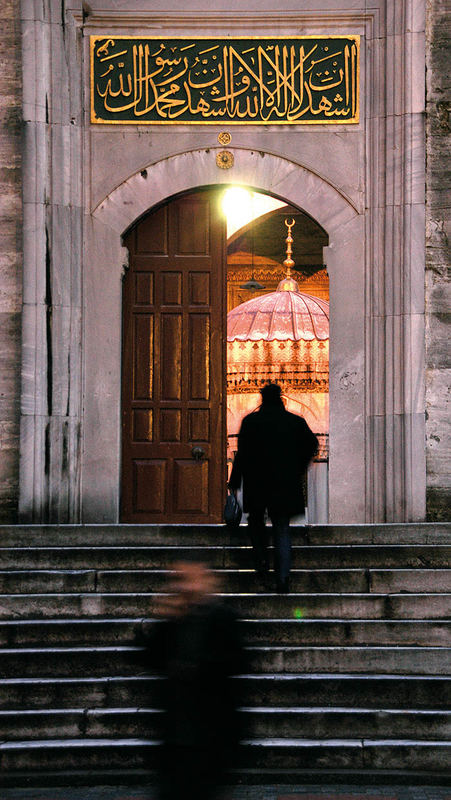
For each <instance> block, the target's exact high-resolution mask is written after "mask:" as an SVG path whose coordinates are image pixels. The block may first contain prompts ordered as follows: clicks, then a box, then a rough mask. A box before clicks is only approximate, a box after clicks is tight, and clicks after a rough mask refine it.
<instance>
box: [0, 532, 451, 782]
mask: <svg viewBox="0 0 451 800" xmlns="http://www.w3.org/2000/svg"><path fill="white" fill-rule="evenodd" d="M292 530H293V545H294V547H293V572H292V580H291V594H290V595H276V594H270V593H262V592H261V591H259V589H258V586H257V584H256V581H255V577H254V574H253V572H252V571H251V569H250V549H249V547H248V545H247V540H246V538H245V528H241V529H240V532H239V534H238V535H237V536H231V535H230V534H229V533H228V532H227V531H226V530H225V529H224V528H223V527H222V526H217V527H215V526H198V527H195V528H194V527H191V526H189V525H186V526H127V525H120V526H100V525H97V526H96V525H91V526H60V527H56V526H54V527H52V526H43V527H41V526H23V527H22V526H15V527H12V526H11V527H8V526H0V595H1V597H0V646H1V650H0V676H1V681H0V785H3V786H8V785H14V786H22V785H24V786H25V785H39V784H41V785H46V786H50V785H52V784H54V785H56V784H58V783H62V784H64V783H77V782H78V783H95V782H96V781H97V782H99V783H101V782H104V783H105V782H109V781H118V780H121V781H129V782H132V781H140V780H143V778H144V777H145V773H144V769H145V765H146V763H149V762H150V763H152V759H153V758H154V754H155V740H154V739H153V738H152V737H153V736H154V732H155V729H156V726H155V722H156V720H157V715H158V710H157V709H155V707H154V705H153V700H152V694H153V692H154V691H155V688H156V687H157V682H158V680H159V679H158V678H157V677H152V676H149V675H147V674H145V673H143V671H142V667H140V666H139V648H137V647H136V644H135V635H136V632H137V630H138V629H139V626H140V623H141V620H142V619H143V618H146V619H151V618H152V615H153V612H154V608H155V601H156V599H157V597H158V594H159V593H161V592H164V591H165V586H166V581H167V577H168V570H169V568H170V565H171V562H172V561H173V560H174V559H176V558H177V559H180V558H181V557H183V554H184V553H188V552H189V554H190V556H192V555H193V554H196V555H198V556H199V558H201V559H203V560H205V561H206V562H207V563H209V564H210V565H211V567H212V568H213V569H215V570H218V571H219V572H220V573H221V575H222V577H223V586H224V595H223V598H224V600H225V602H227V603H230V604H231V605H232V606H233V607H234V608H235V609H236V610H237V611H238V613H239V615H240V618H241V622H240V625H241V626H242V629H243V633H244V637H245V641H246V643H247V646H248V648H249V674H246V675H243V676H240V677H239V678H237V680H239V681H240V684H241V687H242V691H243V697H244V699H245V700H244V702H245V706H244V707H243V708H242V710H241V713H242V714H243V722H244V727H245V731H246V737H247V738H246V739H245V741H244V743H243V746H242V753H241V762H240V763H239V764H237V766H236V769H235V771H234V774H233V776H232V777H233V780H235V781H240V782H246V781H247V782H250V783H256V782H267V783H277V782H278V781H279V782H287V783H290V782H302V781H309V780H318V778H321V779H325V778H326V776H327V779H328V780H329V781H337V782H338V781H343V782H345V781H346V782H350V781H352V780H356V781H357V780H359V779H363V778H365V780H371V781H372V782H380V783H383V782H384V781H386V780H388V779H390V780H391V781H393V780H399V781H403V780H406V781H414V780H416V781H418V782H425V783H427V782H429V783H431V782H433V783H439V782H445V783H447V782H449V781H451V710H450V709H451V526H450V525H446V524H421V525H379V526H358V525H355V526H316V527H315V526H313V527H310V528H309V529H307V530H306V529H303V528H293V529H292Z"/></svg>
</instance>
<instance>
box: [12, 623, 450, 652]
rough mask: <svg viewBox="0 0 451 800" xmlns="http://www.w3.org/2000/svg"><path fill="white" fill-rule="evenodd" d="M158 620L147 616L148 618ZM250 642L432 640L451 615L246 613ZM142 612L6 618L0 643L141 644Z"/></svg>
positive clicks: (443, 638) (444, 633) (439, 640)
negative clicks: (364, 617)
mask: <svg viewBox="0 0 451 800" xmlns="http://www.w3.org/2000/svg"><path fill="white" fill-rule="evenodd" d="M154 623H156V624H158V623H157V621H156V620H147V621H146V625H147V624H150V625H152V624H154ZM239 625H240V629H241V631H242V635H243V640H244V641H245V642H246V643H247V644H259V645H271V644H272V643H273V642H276V643H277V644H278V645H280V646H282V645H291V646H294V645H302V644H316V645H330V646H332V645H337V646H341V647H343V646H349V645H359V644H360V645H375V644H378V645H388V644H392V645H393V644H401V645H405V646H407V645H429V646H431V647H433V646H435V647H446V646H449V643H450V642H451V620H446V621H443V620H428V619H420V620H411V619H405V620H390V621H386V620H378V619H370V620H353V619H349V620H340V619H336V620H328V619H302V618H300V619H297V618H295V617H294V616H293V617H292V618H291V619H243V620H240V622H239ZM140 630H141V619H140V618H137V617H135V618H133V617H132V618H129V619H102V618H101V619H98V618H88V619H66V618H62V619H46V620H6V621H1V622H0V646H2V647H33V646H38V645H42V644H43V643H45V645H46V646H47V647H50V646H56V647H57V646H77V645H85V646H88V645H97V646H101V645H130V644H136V641H137V638H136V637H137V636H138V635H139V632H140Z"/></svg>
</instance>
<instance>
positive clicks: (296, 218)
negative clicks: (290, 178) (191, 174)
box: [121, 186, 328, 524]
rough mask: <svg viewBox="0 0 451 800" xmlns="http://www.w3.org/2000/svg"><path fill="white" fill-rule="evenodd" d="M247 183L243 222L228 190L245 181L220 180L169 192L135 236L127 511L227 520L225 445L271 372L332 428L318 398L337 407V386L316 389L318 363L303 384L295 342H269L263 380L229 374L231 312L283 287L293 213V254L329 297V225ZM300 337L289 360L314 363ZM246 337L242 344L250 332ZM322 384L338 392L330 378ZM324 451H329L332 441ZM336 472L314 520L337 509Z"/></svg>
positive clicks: (126, 321) (171, 519)
mask: <svg viewBox="0 0 451 800" xmlns="http://www.w3.org/2000/svg"><path fill="white" fill-rule="evenodd" d="M241 191H242V192H243V193H244V194H246V193H247V194H248V195H250V198H251V202H252V213H251V219H250V222H249V223H246V224H242V223H243V215H244V214H245V213H246V211H247V210H246V209H245V208H244V207H242V209H241V212H240V213H239V214H238V223H236V224H235V223H234V222H233V223H232V225H233V227H232V229H231V225H230V223H231V215H230V213H227V208H226V207H225V206H226V203H224V200H227V195H228V193H230V192H232V194H234V193H235V192H236V189H230V190H226V191H225V189H224V187H222V186H220V187H213V188H212V187H210V188H203V189H197V190H195V191H192V192H189V193H185V194H182V195H179V196H177V197H175V198H171V199H170V200H167V201H166V202H164V203H162V204H160V205H159V206H158V207H156V208H154V209H152V210H151V211H150V212H149V213H148V214H147V215H145V216H144V217H143V218H141V220H140V221H138V222H137V223H136V224H135V225H134V226H132V228H131V229H130V230H129V231H128V232H127V234H126V235H125V236H124V244H125V245H126V247H127V249H128V252H129V269H128V271H127V274H126V276H125V279H124V288H123V324H122V330H123V343H122V361H123V367H122V468H121V519H122V520H123V521H126V522H135V523H136V522H141V523H162V522H166V523H180V522H193V523H197V524H199V523H208V522H219V521H220V520H221V517H222V508H223V503H224V499H225V498H224V495H225V489H226V481H227V463H226V454H227V458H229V456H230V452H229V451H230V446H229V445H230V435H231V434H232V438H233V432H234V428H233V424H232V425H231V423H232V422H234V423H236V426H238V427H237V429H238V428H239V424H240V420H241V418H242V416H243V414H244V413H248V412H249V411H250V410H253V405H255V404H257V405H258V398H259V386H260V384H261V383H262V380H263V378H264V380H263V382H265V381H266V380H268V379H269V380H277V381H278V382H279V383H281V387H282V390H283V392H284V396H285V402H286V405H287V408H289V410H292V411H295V412H296V413H301V414H302V415H303V416H305V417H306V418H307V419H308V422H309V424H310V425H311V427H312V428H313V430H314V431H315V433H317V435H319V436H320V437H323V438H325V440H326V441H327V439H328V413H326V414H325V416H324V409H322V411H323V413H322V416H324V420H322V422H321V420H320V422H321V424H319V425H318V419H319V417H321V413H319V414H318V410H319V406H318V404H319V403H320V401H321V400H322V401H324V399H326V400H327V408H328V394H327V397H326V396H325V395H324V396H323V395H321V396H320V395H316V396H314V395H313V392H314V391H316V387H315V384H316V383H317V382H315V381H312V379H311V377H312V376H311V375H310V374H309V375H307V376H306V375H304V374H303V373H302V381H301V383H302V386H304V389H301V388H300V387H301V384H299V386H298V385H297V384H298V383H299V374H300V372H301V371H302V370H298V369H296V370H295V372H296V375H295V376H293V375H292V374H291V373H292V372H293V367H294V366H295V365H294V364H291V363H290V371H289V373H287V364H286V363H285V362H286V358H282V356H283V349H284V348H286V347H287V346H288V344H289V343H288V344H287V342H283V341H280V342H278V341H275V342H273V345H275V347H272V346H271V345H269V348H270V349H271V351H272V352H273V356H272V358H271V359H270V362H268V364H269V368H270V370H271V369H272V370H273V372H274V374H269V373H268V374H266V373H265V375H264V376H263V378H262V376H260V375H259V377H258V380H257V383H255V380H256V378H255V375H253V376H251V377H252V381H250V380H249V379H248V378H247V379H246V380H245V381H244V383H243V380H240V381H239V382H238V383H239V385H235V384H237V381H236V380H235V381H232V382H231V381H230V376H229V371H230V369H229V368H230V364H229V363H228V361H229V359H230V353H229V350H230V345H229V344H227V355H226V338H227V336H226V312H227V311H230V309H231V308H232V307H235V306H237V305H239V304H241V303H245V302H246V300H247V299H248V298H249V297H251V296H255V295H257V296H260V295H264V294H268V293H269V295H270V296H271V297H272V296H274V295H273V292H274V290H275V289H276V287H277V285H278V283H279V281H280V279H281V278H283V277H284V274H285V267H284V266H283V261H284V257H285V255H286V254H285V252H284V249H285V247H286V245H285V236H286V226H285V224H284V217H285V216H286V214H290V215H291V218H292V221H293V224H294V225H297V235H296V243H295V246H294V252H293V255H294V256H295V259H296V260H295V264H297V268H296V269H295V273H296V279H297V280H299V282H300V283H299V286H300V290H301V291H303V292H305V291H306V290H307V291H310V292H313V294H315V293H318V294H319V296H320V297H323V298H324V297H327V299H328V279H327V272H326V270H325V267H324V265H323V262H322V251H323V248H324V247H325V246H327V235H326V234H325V232H324V231H323V229H321V227H320V226H319V225H318V224H317V223H316V222H315V221H314V220H312V219H311V218H310V217H308V215H306V214H304V213H303V212H301V211H300V210H299V209H297V208H295V207H293V206H290V205H287V204H286V203H285V202H284V201H281V200H277V199H275V198H273V197H270V196H269V195H265V194H263V193H255V192H246V191H245V190H244V189H243V190H241ZM234 210H235V211H236V199H235V209H234ZM232 216H233V215H232ZM237 225H238V227H237ZM232 231H233V232H232ZM254 272H255V274H256V275H258V276H260V278H262V276H264V280H265V285H262V284H258V283H257V288H255V286H253V283H254V282H253V280H250V281H249V279H250V278H251V276H252V278H253V277H254ZM241 279H242V280H243V281H245V283H244V286H243V285H242V284H240V281H241ZM296 287H298V284H297V283H296ZM271 293H272V294H271ZM301 296H302V297H304V298H307V297H309V296H310V295H305V294H303V295H299V297H301ZM268 299H269V296H268ZM326 305H327V303H326ZM281 324H282V322H281ZM272 327H273V333H274V335H275V337H276V338H277V335H278V334H277V330H274V326H272ZM276 327H277V325H276ZM281 333H282V330H281ZM308 335H309V334H307V336H306V338H308ZM282 338H284V336H283V337H282ZM249 344H251V346H252V343H249ZM261 344H264V343H263V342H262V343H261ZM292 344H293V348H292V349H293V353H292V354H291V355H292V357H291V359H290V362H291V361H293V358H294V359H295V361H296V362H299V365H300V367H302V364H303V363H304V361H305V368H306V369H308V370H309V371H310V372H311V371H312V369H314V366H315V365H314V364H313V360H312V358H310V357H309V358H306V352H304V350H306V349H308V351H309V353H310V345H311V342H310V341H308V342H304V345H306V347H305V348H303V347H301V348H300V350H299V349H298V348H299V346H300V345H299V342H293V343H292ZM317 344H318V343H317ZM319 344H320V346H321V347H324V344H323V343H319ZM236 345H237V347H238V348H240V347H242V345H241V344H240V343H239V342H237V343H236ZM254 346H256V345H254ZM327 347H328V342H327ZM279 349H280V352H279ZM295 350H296V352H294V351H295ZM290 352H291V348H290ZM301 352H302V353H303V355H302V356H301ZM285 355H286V354H285ZM281 358H282V361H283V362H284V363H283V364H280V363H279V362H280V361H281ZM235 360H236V358H235ZM266 361H267V359H266ZM268 364H267V367H266V369H267V368H268ZM271 364H272V367H271ZM302 369H304V367H302ZM298 373H299V374H298ZM315 374H316V373H315ZM306 377H308V378H309V380H308V381H307V380H306ZM323 377H324V376H323ZM323 382H324V381H323ZM251 383H252V385H251ZM327 383H328V380H327ZM231 384H233V386H232V385H231ZM248 384H249V385H248ZM254 384H255V386H254ZM257 384H258V385H257ZM307 384H308V387H307V393H305V391H306V386H307ZM299 391H301V393H299ZM322 391H326V392H328V386H327V388H326V389H325V390H324V388H323V390H322ZM303 392H304V393H303ZM298 395H299V396H298ZM249 402H250V404H251V406H252V407H251V406H249ZM323 404H324V403H323ZM298 406H299V407H298ZM301 406H302V408H301ZM317 406H318V408H317ZM232 408H233V409H234V411H232ZM240 409H241V411H240ZM237 415H238V416H237ZM235 418H236V419H235ZM315 424H316V426H315ZM232 429H233V430H232ZM235 439H236V436H235ZM226 443H227V446H226ZM229 460H230V458H229ZM321 460H322V461H324V460H327V457H326V459H325V458H324V448H323V447H321ZM228 466H229V467H230V464H229V465H228ZM318 466H319V465H318V464H316V465H315V467H318ZM312 471H313V470H312ZM325 474H326V478H325V480H323V481H322V483H323V484H324V485H323V486H322V490H321V494H322V496H323V498H326V500H325V512H324V513H323V517H322V518H321V519H319V518H318V519H316V516H315V515H313V516H312V518H311V519H310V514H309V521H321V522H325V521H327V468H326V473H325ZM309 480H310V475H309ZM312 497H313V492H312Z"/></svg>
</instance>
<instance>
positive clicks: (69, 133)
mask: <svg viewBox="0 0 451 800" xmlns="http://www.w3.org/2000/svg"><path fill="white" fill-rule="evenodd" d="M22 55H23V84H24V97H23V113H24V185H23V200H24V294H23V343H22V404H21V463H20V484H21V495H20V519H21V520H22V521H24V522H59V523H64V522H75V521H78V519H79V462H80V414H81V274H82V273H81V259H82V182H81V176H82V166H81V165H82V157H81V154H82V95H81V87H80V75H81V51H80V37H79V36H78V34H77V32H76V31H75V30H74V27H73V18H72V17H71V16H69V15H68V16H67V18H66V16H65V13H64V6H61V4H60V3H59V2H53V0H44V2H43V3H37V2H36V3H35V2H33V1H32V0H28V2H27V1H26V0H24V2H23V5H22Z"/></svg>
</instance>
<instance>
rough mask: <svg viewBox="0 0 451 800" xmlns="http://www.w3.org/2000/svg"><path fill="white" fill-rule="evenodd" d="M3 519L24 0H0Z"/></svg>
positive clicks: (12, 485)
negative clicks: (21, 29)
mask: <svg viewBox="0 0 451 800" xmlns="http://www.w3.org/2000/svg"><path fill="white" fill-rule="evenodd" d="M0 19H1V28H0V43H1V51H0V53H1V55H0V522H14V521H15V520H16V516H17V503H18V493H19V407H20V362H21V303H22V252H21V250H22V199H21V137H22V122H21V120H22V67H21V55H22V54H21V43H20V2H19V0H0Z"/></svg>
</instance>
